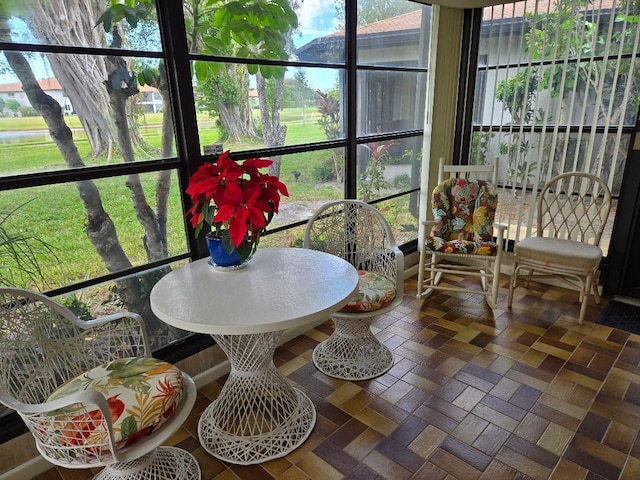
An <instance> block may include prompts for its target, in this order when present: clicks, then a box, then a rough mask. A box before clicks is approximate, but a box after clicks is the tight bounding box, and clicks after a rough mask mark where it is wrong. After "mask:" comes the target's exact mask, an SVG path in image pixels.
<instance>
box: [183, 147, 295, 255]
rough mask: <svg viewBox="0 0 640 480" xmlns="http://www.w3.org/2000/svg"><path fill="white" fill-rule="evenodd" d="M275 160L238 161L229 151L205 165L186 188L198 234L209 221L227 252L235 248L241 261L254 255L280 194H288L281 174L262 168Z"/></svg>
mask: <svg viewBox="0 0 640 480" xmlns="http://www.w3.org/2000/svg"><path fill="white" fill-rule="evenodd" d="M272 163H273V162H272V161H271V160H264V159H261V158H248V159H247V160H244V161H243V162H242V163H238V162H235V161H234V160H232V159H231V158H229V151H226V152H224V153H222V154H221V155H220V156H219V157H218V159H217V160H216V162H215V163H204V164H202V165H201V166H200V167H199V168H198V169H197V170H196V171H195V172H194V174H193V175H192V176H191V178H190V179H189V185H188V186H187V190H186V192H187V195H189V196H190V197H191V201H192V203H193V206H192V207H191V208H190V209H189V211H188V212H187V215H190V216H191V225H192V226H193V228H194V229H195V234H196V236H198V235H199V234H200V231H201V230H202V227H203V226H204V223H205V222H206V223H208V224H209V225H211V227H212V234H214V235H216V236H218V237H219V238H221V239H222V243H223V244H224V247H225V249H226V251H227V252H228V253H231V252H232V251H233V250H234V249H235V250H236V251H237V252H238V253H239V254H240V259H241V261H244V260H246V259H247V258H249V257H250V256H251V255H253V253H254V252H255V250H256V248H257V246H258V243H259V242H260V237H261V236H262V234H263V233H264V231H265V229H266V227H267V225H269V223H270V222H271V220H272V219H273V216H274V215H275V214H276V213H278V208H279V206H280V195H285V196H289V192H288V191H287V187H286V185H285V184H284V183H282V182H281V181H280V180H279V179H278V177H276V176H274V175H268V174H266V173H261V172H260V171H259V169H261V168H265V167H268V166H269V165H271V164H272Z"/></svg>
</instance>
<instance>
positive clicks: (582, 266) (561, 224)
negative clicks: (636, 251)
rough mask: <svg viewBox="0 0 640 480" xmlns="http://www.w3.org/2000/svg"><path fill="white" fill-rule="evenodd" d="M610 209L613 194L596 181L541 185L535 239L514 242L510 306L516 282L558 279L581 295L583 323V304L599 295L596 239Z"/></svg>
mask: <svg viewBox="0 0 640 480" xmlns="http://www.w3.org/2000/svg"><path fill="white" fill-rule="evenodd" d="M610 210H611V192H610V190H609V187H608V186H607V184H606V183H605V182H604V181H603V180H601V179H600V178H598V177H596V176H594V175H590V174H587V173H581V172H569V173H563V174H561V175H558V176H556V177H554V178H551V179H550V180H548V181H547V183H545V185H544V187H542V191H541V193H540V197H539V198H538V212H537V235H536V236H533V237H528V238H525V239H523V240H521V241H520V242H518V243H516V245H515V248H514V253H515V255H514V264H513V271H512V274H511V282H509V300H508V306H509V307H510V308H511V305H512V303H513V291H514V289H515V288H516V286H517V283H518V278H519V277H520V276H521V275H524V276H526V278H527V282H526V285H527V286H528V285H529V281H530V280H531V279H532V278H533V279H541V278H556V279H560V280H562V281H564V282H565V283H567V284H568V285H569V286H571V287H574V288H577V289H578V291H579V292H580V297H579V298H580V303H581V305H580V314H579V317H578V322H579V323H580V324H582V322H583V321H584V317H585V314H586V311H587V300H588V297H589V294H590V293H591V292H593V296H594V299H595V302H596V303H600V296H599V295H598V268H599V266H600V260H601V259H602V250H601V249H600V239H601V237H602V232H603V231H604V228H605V226H606V223H607V218H608V217H609V212H610Z"/></svg>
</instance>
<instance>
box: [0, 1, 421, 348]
mask: <svg viewBox="0 0 640 480" xmlns="http://www.w3.org/2000/svg"><path fill="white" fill-rule="evenodd" d="M129 3H130V2H127V3H122V2H116V1H112V2H108V1H107V2H44V1H43V2H27V3H25V4H24V5H21V8H20V10H19V11H18V10H16V11H15V12H11V11H9V12H7V16H0V49H1V50H2V52H3V55H2V56H0V63H1V65H2V70H1V72H2V75H1V76H0V100H1V102H0V150H2V155H1V156H2V158H3V161H2V164H1V166H0V235H2V240H0V260H1V264H2V269H0V283H2V284H9V285H15V286H19V287H24V288H29V289H34V290H38V291H43V292H46V293H48V294H50V295H52V296H54V297H56V298H57V299H58V300H59V301H60V302H62V303H64V304H66V305H68V306H69V307H70V308H72V310H74V311H75V312H76V313H77V314H78V315H80V316H82V317H84V318H90V317H98V316H101V315H104V314H108V313H111V312H113V311H119V310H124V309H127V310H131V311H134V312H137V313H140V314H141V315H142V316H143V317H144V318H145V319H146V321H147V324H148V326H149V333H150V337H151V339H152V344H153V349H154V351H156V353H157V352H160V353H161V354H162V355H169V356H171V358H172V359H179V358H182V357H184V356H186V355H188V354H190V353H192V352H193V349H194V348H196V347H193V345H198V347H197V348H203V347H202V345H204V344H206V342H204V343H203V341H202V340H203V339H202V338H201V337H196V336H193V337H192V336H191V334H190V333H189V332H183V331H180V330H177V329H174V328H172V327H168V326H167V325H165V324H164V323H163V322H161V321H159V320H158V319H157V318H155V316H154V315H153V313H152V312H151V310H150V307H149V301H148V297H149V293H150V291H151V289H152V288H153V285H154V284H155V282H156V281H157V280H158V279H159V278H161V277H162V275H164V274H166V273H167V272H168V271H170V270H171V269H174V268H177V267H178V266H179V265H181V264H183V263H184V262H188V261H190V260H192V259H197V258H200V257H203V256H205V255H206V254H207V251H206V245H205V243H204V239H203V238H196V237H195V236H194V232H193V229H192V228H191V227H190V225H189V223H188V221H187V219H186V218H185V211H186V210H187V209H188V208H189V207H190V205H189V204H188V200H186V199H185V196H184V188H185V186H186V183H187V180H188V178H189V176H190V174H191V172H193V171H194V170H195V169H196V168H197V167H198V166H199V165H200V164H201V163H202V162H203V161H215V159H216V154H217V153H219V152H221V151H224V150H230V151H231V152H232V156H233V158H234V159H236V160H243V159H245V158H248V157H263V158H270V159H272V160H274V167H273V168H274V170H273V171H272V172H270V173H275V174H277V175H279V176H280V177H281V179H282V181H284V182H285V183H286V185H287V187H288V189H289V193H290V196H289V197H285V198H283V200H282V203H281V206H280V212H279V214H278V215H277V216H276V217H275V218H274V220H273V222H272V223H271V224H270V225H269V230H268V232H267V234H266V235H265V236H263V237H262V240H261V245H262V246H266V247H268V246H285V247H300V246H301V244H302V237H303V232H304V226H305V222H306V221H307V220H308V218H309V217H310V216H311V214H312V213H313V211H314V210H315V209H316V208H317V207H318V206H320V205H321V204H322V203H324V202H326V201H328V200H332V199H337V198H362V199H365V200H367V201H370V202H374V203H375V204H376V205H377V206H378V208H380V210H381V211H382V212H383V214H384V215H385V216H386V217H387V220H388V221H389V222H390V224H391V225H392V227H393V229H394V232H395V234H396V238H397V239H398V242H399V243H400V244H401V245H402V246H403V248H404V249H405V250H411V249H414V248H415V241H416V238H417V225H418V220H417V207H416V204H417V203H416V202H417V197H418V191H419V169H420V160H421V157H422V152H421V148H422V125H423V123H424V122H423V117H424V103H425V102H424V95H425V93H424V92H425V82H426V65H425V62H426V58H427V53H428V47H429V46H428V43H426V42H428V38H429V35H428V34H426V35H425V32H426V31H428V29H429V28H430V12H431V8H430V7H428V6H424V5H422V4H419V3H415V2H412V1H409V0H393V1H390V2H385V8H383V9H378V8H376V6H375V4H371V3H369V2H344V1H339V0H336V1H335V2H334V1H328V2H319V3H318V2H315V3H310V2H294V1H291V2H270V1H269V2H268V1H261V0H259V1H256V2H250V3H247V4H246V5H245V6H244V7H243V10H242V11H237V10H236V9H234V8H232V7H229V6H228V4H227V3H226V2H213V3H212V2H209V1H206V0H184V1H183V2H149V1H140V2H139V3H138V4H137V7H138V8H136V9H131V8H130V5H129ZM15 5H16V6H17V3H16V4H15ZM233 5H237V3H233ZM7 8H10V7H7ZM273 8H276V9H279V10H278V12H276V11H271V10H270V9H273ZM262 9H267V10H268V12H266V13H265V11H263V10H262ZM34 92H35V93H34ZM194 338H195V339H196V340H198V341H197V342H196V341H194ZM208 340H209V342H211V339H208ZM209 344H210V343H209Z"/></svg>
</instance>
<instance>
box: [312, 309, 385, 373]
mask: <svg viewBox="0 0 640 480" xmlns="http://www.w3.org/2000/svg"><path fill="white" fill-rule="evenodd" d="M333 323H334V324H335V330H334V332H333V333H332V334H331V336H330V337H329V338H328V339H326V340H325V341H324V342H322V343H319V344H318V345H317V346H316V348H314V350H313V363H314V364H315V366H316V367H317V368H318V370H320V371H321V372H322V373H324V374H325V375H329V376H330V377H335V378H340V379H343V380H368V379H370V378H375V377H379V376H380V375H382V374H383V373H385V372H387V371H388V370H389V369H390V368H391V367H392V366H393V354H392V353H391V351H390V350H389V349H388V348H387V347H386V346H384V345H383V344H382V343H380V341H379V340H378V339H377V338H376V337H375V336H374V335H373V333H372V332H371V328H370V325H371V318H360V319H356V318H339V317H333Z"/></svg>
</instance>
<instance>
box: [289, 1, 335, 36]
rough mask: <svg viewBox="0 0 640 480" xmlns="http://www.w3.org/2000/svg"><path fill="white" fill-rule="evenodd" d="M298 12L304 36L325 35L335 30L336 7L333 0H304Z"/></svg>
mask: <svg viewBox="0 0 640 480" xmlns="http://www.w3.org/2000/svg"><path fill="white" fill-rule="evenodd" d="M297 14H298V23H299V25H300V28H299V30H300V32H301V33H302V35H304V36H308V35H313V36H323V35H326V34H327V33H330V32H332V31H333V25H334V17H335V14H336V8H335V5H334V3H333V1H331V0H302V2H301V5H300V7H299V8H298V10H297Z"/></svg>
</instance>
